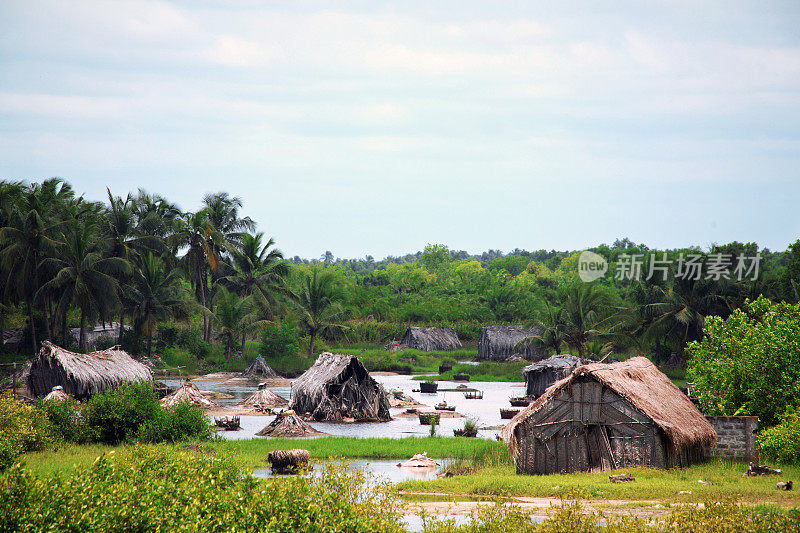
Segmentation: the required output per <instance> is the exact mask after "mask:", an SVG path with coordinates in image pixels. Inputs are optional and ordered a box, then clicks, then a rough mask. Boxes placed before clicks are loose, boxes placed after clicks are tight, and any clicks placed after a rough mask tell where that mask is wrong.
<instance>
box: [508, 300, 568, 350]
mask: <svg viewBox="0 0 800 533" xmlns="http://www.w3.org/2000/svg"><path fill="white" fill-rule="evenodd" d="M530 325H531V326H533V327H536V328H539V329H540V330H541V333H539V334H538V335H534V336H532V337H528V338H527V339H523V340H522V341H520V342H519V343H518V345H519V344H533V345H538V346H543V347H544V348H548V349H552V350H553V351H554V352H555V353H556V354H559V353H561V345H562V344H564V343H566V324H565V322H564V318H563V314H562V311H561V309H559V308H558V307H556V306H554V305H553V304H551V303H550V302H548V301H547V300H544V301H542V302H541V303H540V304H539V307H538V309H537V310H536V318H535V319H534V321H533V323H532V324H530Z"/></svg>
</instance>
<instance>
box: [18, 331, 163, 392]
mask: <svg viewBox="0 0 800 533" xmlns="http://www.w3.org/2000/svg"><path fill="white" fill-rule="evenodd" d="M152 379H153V376H152V375H151V374H150V369H149V368H147V367H146V366H145V365H143V364H142V363H139V362H137V361H135V360H133V358H132V357H131V356H130V355H128V354H127V353H126V352H124V351H123V350H122V349H121V348H120V347H119V346H114V347H113V348H109V349H108V350H103V351H101V352H92V353H88V354H82V353H73V352H70V351H68V350H65V349H64V348H60V347H59V346H56V345H55V344H53V343H51V342H49V341H44V342H43V343H42V348H41V350H39V353H38V354H37V355H36V357H35V358H34V359H33V361H32V362H31V369H30V373H29V374H28V388H29V389H30V390H31V392H32V393H33V394H35V395H36V396H42V395H45V394H47V393H49V392H50V391H51V390H53V387H55V386H57V385H61V386H62V387H64V392H66V393H67V394H69V395H72V396H75V397H76V398H78V399H79V400H82V399H84V398H88V397H89V396H92V395H93V394H97V393H98V392H101V391H104V390H106V389H110V388H113V387H117V386H119V385H122V384H124V383H133V382H136V381H151V380H152Z"/></svg>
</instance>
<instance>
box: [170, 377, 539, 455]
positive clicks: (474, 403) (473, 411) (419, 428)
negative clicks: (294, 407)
mask: <svg viewBox="0 0 800 533" xmlns="http://www.w3.org/2000/svg"><path fill="white" fill-rule="evenodd" d="M374 378H375V379H376V380H377V381H378V382H379V383H381V385H383V387H384V388H385V389H386V390H387V391H391V390H394V389H399V390H402V391H403V392H404V393H406V394H408V395H409V396H411V397H413V398H414V399H415V400H417V401H418V402H420V403H422V404H425V405H427V406H429V407H431V408H432V407H433V406H434V405H435V404H437V403H439V402H441V401H443V400H444V401H446V402H447V403H448V405H455V406H456V412H457V413H460V414H462V415H464V416H465V417H466V418H442V419H441V420H440V423H439V425H438V426H436V433H437V434H438V435H443V436H448V437H452V436H453V430H454V429H460V428H463V427H464V421H465V420H466V419H467V418H470V419H474V420H475V421H476V422H477V424H478V427H492V426H501V425H504V424H505V423H506V422H507V420H502V419H501V418H500V408H501V407H503V408H508V407H510V406H511V404H509V402H508V400H509V398H511V397H512V396H521V395H523V394H524V393H525V389H524V387H523V386H522V385H523V383H521V382H520V383H508V382H482V381H474V382H471V383H469V384H468V386H469V387H471V388H475V389H479V390H481V391H483V399H481V400H468V399H466V398H464V394H463V393H461V392H437V393H435V394H423V393H420V392H411V391H412V389H418V388H419V384H420V383H421V382H420V381H414V380H412V379H411V376H401V375H376V376H374ZM162 381H163V382H164V383H165V384H166V385H167V386H169V387H173V388H174V387H177V386H179V385H180V380H177V379H167V380H162ZM195 383H196V385H197V386H198V388H200V389H201V390H213V391H218V392H224V393H227V394H230V395H232V396H233V398H232V399H227V400H214V401H215V402H216V403H218V404H219V405H222V406H226V407H230V406H233V405H235V404H236V403H238V402H240V401H242V400H243V399H244V398H246V397H247V396H249V395H250V394H252V393H253V391H255V390H257V387H254V386H242V385H225V384H223V383H219V382H214V381H196V382H195ZM460 384H461V383H454V382H452V381H440V382H439V388H440V389H454V388H456V387H457V386H458V385H460ZM269 388H270V390H272V391H273V392H275V393H276V394H278V395H279V396H283V397H284V398H287V399H288V398H289V397H290V392H291V388H290V387H269ZM404 410H405V409H399V408H397V409H392V410H391V414H392V416H393V417H395V416H396V415H397V414H399V413H402V412H403V411H404ZM240 420H241V425H242V429H241V431H224V432H220V435H221V436H222V437H223V438H226V439H249V438H253V437H255V434H256V433H257V432H258V431H260V430H261V429H263V428H264V427H265V426H266V425H267V424H269V423H270V422H271V421H272V420H273V417H271V416H255V415H242V416H241V418H240ZM311 426H312V427H313V428H314V429H316V430H318V431H322V432H324V433H328V434H329V435H335V436H344V437H362V438H368V437H389V438H402V437H409V436H419V437H422V436H427V435H429V434H430V427H429V426H423V425H421V424H420V423H419V419H418V418H416V417H414V418H393V419H392V420H391V421H389V422H365V423H349V424H339V423H327V422H311ZM498 434H499V430H497V429H489V430H480V431H478V437H479V438H486V439H494V438H495V437H496V436H497V435H498Z"/></svg>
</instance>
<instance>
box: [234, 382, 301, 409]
mask: <svg viewBox="0 0 800 533" xmlns="http://www.w3.org/2000/svg"><path fill="white" fill-rule="evenodd" d="M287 405H289V401H288V400H287V399H286V398H283V397H282V396H278V395H277V394H275V393H274V392H272V391H271V390H269V389H267V388H266V387H265V388H263V389H261V390H257V391H255V392H254V393H253V394H251V395H250V396H248V397H247V398H245V399H244V400H242V401H241V402H239V403H238V404H236V407H241V408H242V409H253V410H256V411H267V410H270V409H276V408H280V407H286V406H287Z"/></svg>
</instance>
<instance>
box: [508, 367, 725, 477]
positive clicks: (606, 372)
mask: <svg viewBox="0 0 800 533" xmlns="http://www.w3.org/2000/svg"><path fill="white" fill-rule="evenodd" d="M502 437H503V440H504V441H505V442H506V444H508V447H509V449H510V450H511V455H512V456H513V458H514V463H515V464H516V466H517V473H518V474H551V473H557V472H575V471H582V470H592V471H596V470H610V469H614V468H621V467H626V466H632V465H651V466H656V467H661V468H669V467H674V466H687V465H689V464H690V463H691V462H692V461H694V460H697V459H699V458H701V457H703V456H704V454H705V453H706V451H705V450H706V448H707V447H708V446H711V445H712V444H714V442H716V440H717V434H716V432H715V431H714V428H713V427H712V426H711V424H710V423H709V422H708V421H707V420H706V419H705V417H704V416H703V415H702V414H700V411H698V410H697V408H696V407H695V406H694V404H693V403H692V402H691V401H690V400H689V399H688V398H687V397H686V396H685V395H684V394H683V393H681V391H680V390H679V389H678V387H676V386H675V385H673V384H672V382H671V381H670V380H669V378H668V377H667V376H665V375H664V374H662V373H661V372H660V371H659V370H658V369H657V368H656V367H655V366H654V365H653V363H651V362H650V361H649V360H648V359H646V358H644V357H635V358H633V359H629V360H627V361H623V362H620V363H613V364H604V363H592V364H587V365H583V366H579V367H578V368H576V369H575V371H574V372H573V373H572V374H570V375H569V376H568V377H566V378H564V379H562V380H561V381H558V382H556V383H554V384H553V385H552V386H551V387H550V388H549V389H547V392H545V393H544V394H543V395H542V396H540V397H539V399H538V400H536V401H535V402H534V403H533V404H531V405H530V406H529V407H528V408H526V409H525V410H523V411H522V412H520V413H519V414H517V415H516V416H515V417H514V418H513V419H512V420H511V422H509V423H508V425H506V427H504V428H503V431H502Z"/></svg>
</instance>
